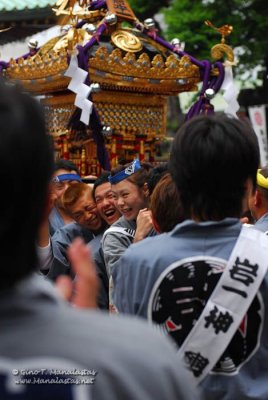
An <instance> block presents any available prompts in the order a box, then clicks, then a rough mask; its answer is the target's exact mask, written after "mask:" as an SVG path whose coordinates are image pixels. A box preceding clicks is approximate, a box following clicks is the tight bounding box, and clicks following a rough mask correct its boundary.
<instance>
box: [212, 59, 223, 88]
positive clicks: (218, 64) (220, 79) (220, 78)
mask: <svg viewBox="0 0 268 400" xmlns="http://www.w3.org/2000/svg"><path fill="white" fill-rule="evenodd" d="M214 65H215V67H216V68H218V70H219V75H218V76H217V80H216V82H215V85H214V86H213V89H214V91H215V93H218V91H219V90H220V88H221V86H222V83H223V80H224V76H225V70H224V67H223V65H222V63H221V62H220V61H217V62H215V64H214Z"/></svg>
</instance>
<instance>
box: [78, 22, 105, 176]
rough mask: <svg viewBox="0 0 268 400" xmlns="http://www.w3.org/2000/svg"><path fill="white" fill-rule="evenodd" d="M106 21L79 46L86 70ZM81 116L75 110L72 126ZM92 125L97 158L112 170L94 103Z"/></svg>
mask: <svg viewBox="0 0 268 400" xmlns="http://www.w3.org/2000/svg"><path fill="white" fill-rule="evenodd" d="M106 27H107V25H106V23H105V22H104V23H102V24H101V25H100V26H99V28H98V30H97V32H96V34H95V35H94V36H93V37H92V38H91V39H90V41H89V42H88V43H87V44H86V45H85V46H77V50H78V66H79V68H82V69H83V70H85V71H88V59H89V57H88V51H89V50H90V48H91V47H92V46H93V45H94V44H95V43H97V42H98V38H99V36H101V35H102V34H103V32H104V31H105V30H106ZM90 83H91V81H90V77H89V74H88V75H87V79H86V81H85V84H86V85H88V86H89V85H90ZM80 116H81V111H80V110H75V112H74V114H73V115H72V117H71V120H70V126H71V127H73V128H75V127H79V126H81V125H80V124H81V122H80ZM90 126H91V128H92V133H93V139H94V141H95V143H96V145H97V158H98V160H99V162H100V164H101V166H102V168H103V169H105V170H110V160H109V156H108V153H107V149H106V147H105V142H104V137H103V135H102V124H101V122H100V118H99V115H98V111H97V109H96V107H95V106H94V104H93V108H92V114H91V118H90Z"/></svg>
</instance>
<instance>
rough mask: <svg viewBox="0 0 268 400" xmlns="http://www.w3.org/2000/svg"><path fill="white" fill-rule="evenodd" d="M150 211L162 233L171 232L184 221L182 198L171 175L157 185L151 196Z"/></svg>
mask: <svg viewBox="0 0 268 400" xmlns="http://www.w3.org/2000/svg"><path fill="white" fill-rule="evenodd" d="M150 209H151V211H152V214H153V218H154V220H155V221H156V223H157V225H158V227H159V229H160V232H169V231H171V230H172V229H173V228H174V226H175V225H177V224H178V223H179V222H182V221H183V220H184V218H183V211H182V207H181V202H180V196H179V193H178V190H177V188H176V185H175V182H174V181H173V179H172V177H171V175H170V174H169V173H166V174H165V175H164V176H163V177H162V178H161V179H160V180H159V182H158V183H157V185H156V187H155V189H154V191H153V194H152V196H151V202H150Z"/></svg>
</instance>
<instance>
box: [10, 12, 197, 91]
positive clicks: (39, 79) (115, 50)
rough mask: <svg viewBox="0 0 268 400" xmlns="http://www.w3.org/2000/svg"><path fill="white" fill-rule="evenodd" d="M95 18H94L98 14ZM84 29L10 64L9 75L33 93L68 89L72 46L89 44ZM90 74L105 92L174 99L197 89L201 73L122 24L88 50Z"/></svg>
mask: <svg viewBox="0 0 268 400" xmlns="http://www.w3.org/2000/svg"><path fill="white" fill-rule="evenodd" d="M94 18H96V14H95V15H94ZM91 37H92V35H90V34H89V33H88V32H87V30H86V27H85V28H83V27H82V28H80V29H75V28H74V27H72V28H70V29H69V31H68V32H67V33H66V32H65V33H63V34H62V35H61V36H58V37H56V38H53V39H51V40H50V41H49V42H48V43H46V44H45V45H44V46H42V47H41V48H40V49H39V50H38V51H37V52H36V53H35V54H34V55H29V56H28V57H27V58H26V59H23V58H19V59H18V60H14V59H11V60H10V62H9V66H8V67H7V69H6V75H7V77H8V78H10V79H12V80H19V81H20V82H21V83H22V84H23V86H24V87H25V88H26V89H27V90H30V91H33V92H35V93H50V92H55V91H60V90H64V89H66V88H67V86H68V83H69V78H67V77H65V76H64V73H65V71H66V69H67V68H68V58H69V54H70V45H71V46H74V44H75V45H77V44H80V45H82V46H83V45H85V44H86V43H87V42H88V41H89V40H90V39H91ZM88 56H89V59H88V71H89V75H90V79H91V81H93V82H97V83H100V85H101V87H102V89H108V90H119V91H130V92H139V93H140V92H144V93H159V94H176V93H180V92H184V91H191V90H196V89H197V87H196V84H197V83H198V82H199V81H200V72H199V68H198V67H197V66H196V65H194V64H193V63H191V61H190V58H189V57H188V56H183V57H181V58H180V57H179V56H178V55H177V54H175V53H172V52H170V51H169V50H167V49H166V48H165V47H163V46H161V45H160V44H158V43H156V42H155V41H153V39H151V38H150V37H148V36H147V35H145V34H143V33H142V32H140V31H138V30H136V29H129V28H124V27H122V25H121V23H118V24H116V25H114V26H110V27H108V29H107V31H105V32H104V34H103V35H102V36H101V38H100V39H99V40H98V42H97V43H96V44H94V45H93V46H92V47H91V48H90V50H89V51H88Z"/></svg>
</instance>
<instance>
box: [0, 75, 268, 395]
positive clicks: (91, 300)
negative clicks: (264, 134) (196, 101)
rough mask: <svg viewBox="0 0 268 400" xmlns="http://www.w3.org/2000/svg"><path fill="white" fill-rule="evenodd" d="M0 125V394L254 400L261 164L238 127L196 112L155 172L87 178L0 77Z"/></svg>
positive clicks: (263, 214) (263, 320) (265, 326)
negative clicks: (58, 154)
mask: <svg viewBox="0 0 268 400" xmlns="http://www.w3.org/2000/svg"><path fill="white" fill-rule="evenodd" d="M0 130H1V136H0V165H1V169H0V171H1V172H0V174H1V175H2V182H3V187H5V188H6V191H7V193H12V196H11V198H10V197H9V198H8V199H7V196H1V202H2V207H1V210H2V211H4V212H3V213H2V224H1V241H0V247H1V257H2V268H3V274H2V280H1V284H0V285H1V294H0V312H1V317H2V330H1V340H0V399H8V400H9V399H10V400H11V399H13V398H14V399H16V398H17V397H12V396H15V395H16V394H17V393H19V395H20V396H24V397H18V398H20V399H24V398H25V399H30V398H34V397H31V396H35V398H37V397H38V398H40V399H42V398H44V399H61V398H62V399H70V400H71V399H80V398H81V399H90V398H92V399H96V400H102V399H109V400H110V399H111V400H113V399H117V400H118V399H128V400H131V399H142V400H147V399H148V400H149V399H152V400H155V399H156V400H157V399H159V400H163V399H168V400H172V399H174V400H175V399H176V400H177V399H185V400H188V399H189V400H190V399H191V400H193V399H194V400H195V399H196V400H198V399H203V398H204V399H206V400H216V399H217V400H221V399H222V400H229V399H230V400H231V399H234V398H238V399H245V400H246V399H248V400H249V399H260V400H264V399H267V398H268V383H267V382H266V380H267V379H266V377H267V373H268V367H267V362H266V361H267V357H268V354H267V348H268V338H267V333H268V322H267V321H268V318H267V311H266V304H267V302H268V289H267V287H268V278H267V273H266V271H267V265H266V264H267V257H266V254H267V250H268V235H267V233H268V167H266V166H264V167H263V168H260V165H259V162H260V161H259V149H258V144H257V139H256V136H255V134H254V132H253V131H252V129H251V127H250V126H249V124H245V123H243V121H240V120H239V119H235V118H232V117H229V116H224V115H212V116H211V115H210V116H207V115H202V116H199V117H195V118H193V119H191V120H189V121H187V122H185V123H184V124H183V125H182V127H181V128H180V130H179V132H178V133H177V135H176V136H175V138H174V142H173V145H172V150H171V154H170V159H169V161H168V163H167V164H162V165H158V166H152V165H151V164H149V163H140V161H139V160H138V159H136V158H135V159H134V160H133V161H132V162H131V163H128V164H120V165H118V166H117V167H116V168H114V169H112V170H111V171H104V172H103V173H102V174H101V175H100V176H99V177H97V179H96V180H95V182H94V183H93V184H87V183H85V182H83V179H82V178H81V177H80V176H79V171H78V169H77V168H76V166H75V165H74V164H73V163H72V162H71V161H69V160H57V161H56V162H54V161H53V148H52V147H51V142H50V140H49V137H48V135H47V132H46V129H45V121H44V115H43V111H42V109H41V107H40V105H39V104H38V103H37V101H36V100H35V99H33V98H31V97H30V96H29V95H27V94H25V93H24V92H22V91H20V90H19V89H18V88H16V87H12V86H8V85H6V84H4V83H1V90H0ZM11 152H13V156H12V158H10V153H11ZM247 212H248V213H250V215H251V216H252V221H251V222H252V223H251V224H244V222H245V220H244V219H242V217H243V216H244V215H246V213H247ZM14 235H16V236H15V238H14ZM112 314H116V315H112ZM63 370H64V371H66V370H68V374H69V375H68V377H69V378H70V377H71V378H72V379H70V381H68V383H67V384H62V385H57V384H56V383H55V379H57V380H59V379H63V375H64V373H63V372H62V371H63ZM12 371H13V372H12ZM14 371H16V372H15V373H14ZM22 371H28V375H27V378H28V381H23V378H25V376H23V375H25V372H24V373H22ZM31 371H35V373H32V372H31ZM36 371H37V372H36ZM44 371H45V372H44ZM51 371H52V372H51ZM55 371H56V372H55ZM74 371H79V374H76V373H75V372H74ZM81 371H87V373H86V375H87V377H88V375H90V379H91V380H90V383H88V382H87V383H85V382H84V381H83V379H82V378H81V376H83V374H82V372H81ZM12 374H13V375H12ZM36 377H38V379H41V381H39V382H41V383H42V382H43V381H42V379H46V382H45V383H43V384H41V385H39V384H34V382H33V379H34V378H35V379H36ZM64 377H65V378H66V376H64ZM78 378H79V379H80V381H78V380H77V379H78ZM18 381H19V382H20V383H19V384H18ZM48 383H49V384H48ZM38 390H40V395H39V392H38V395H37V394H36V393H37V391H38ZM14 393H15V394H14ZM36 396H37V397H36ZM42 396H43V397H42ZM68 396H69V397H68ZM79 396H81V397H79Z"/></svg>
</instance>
